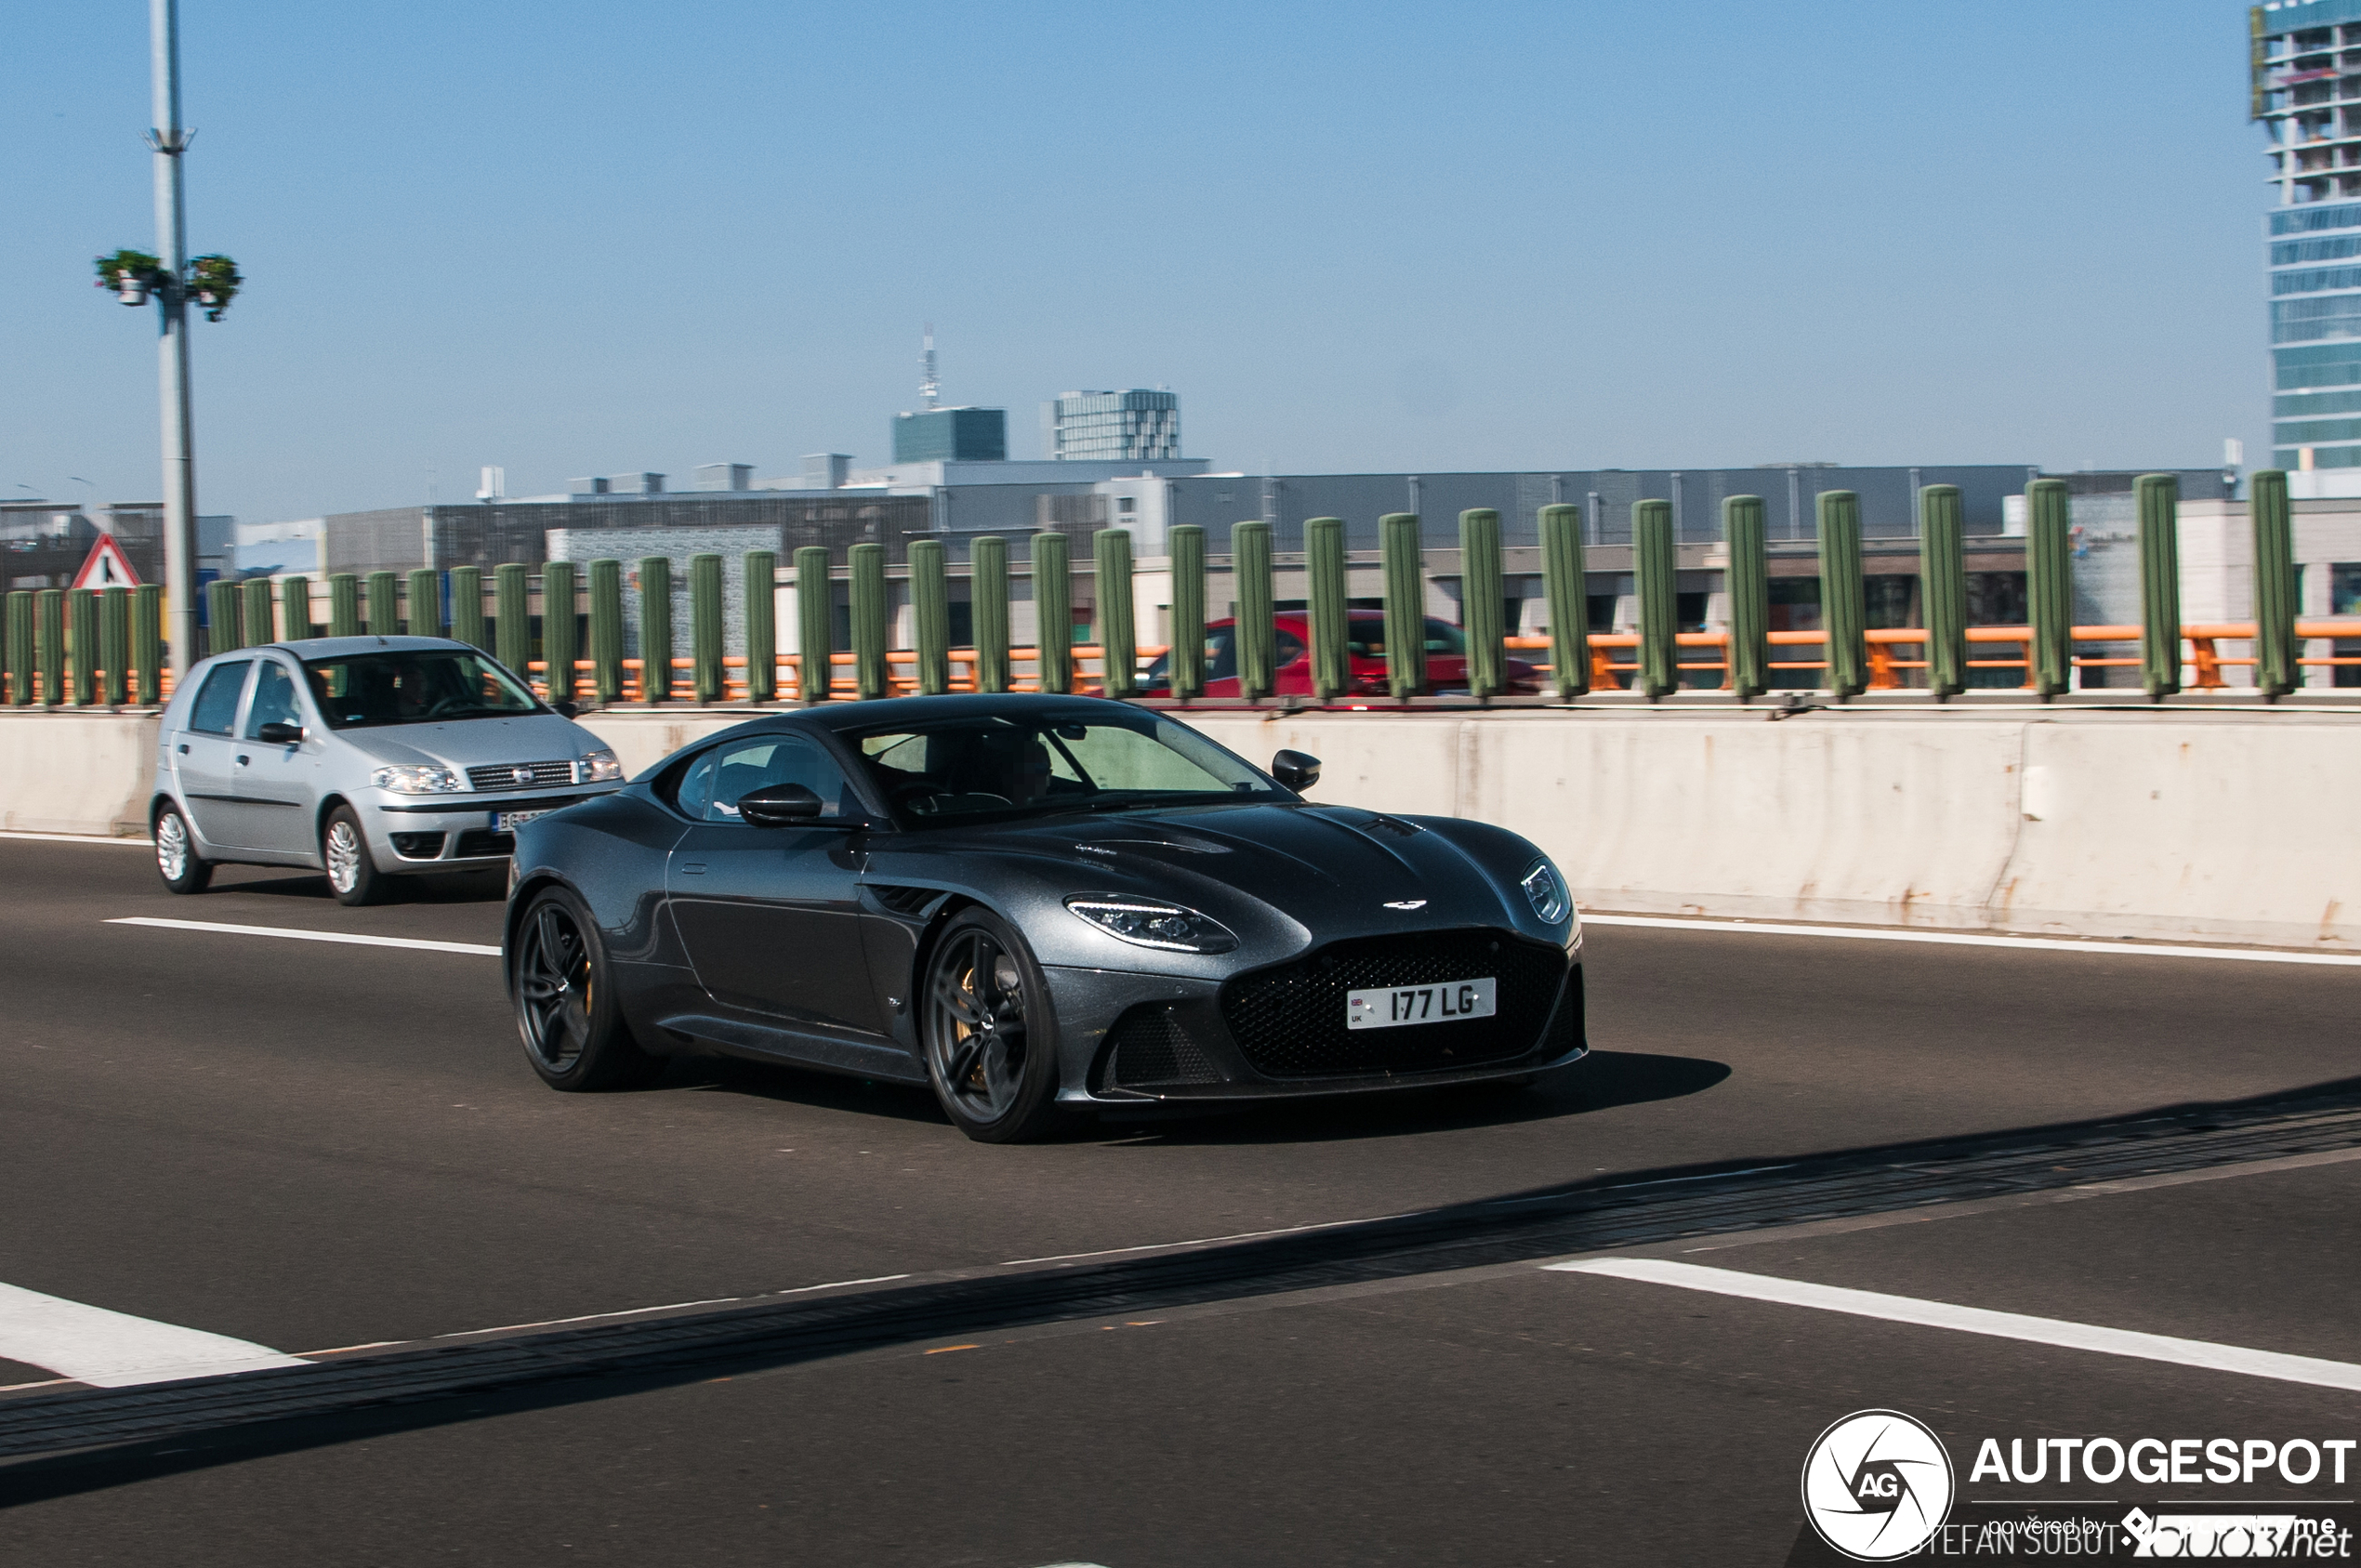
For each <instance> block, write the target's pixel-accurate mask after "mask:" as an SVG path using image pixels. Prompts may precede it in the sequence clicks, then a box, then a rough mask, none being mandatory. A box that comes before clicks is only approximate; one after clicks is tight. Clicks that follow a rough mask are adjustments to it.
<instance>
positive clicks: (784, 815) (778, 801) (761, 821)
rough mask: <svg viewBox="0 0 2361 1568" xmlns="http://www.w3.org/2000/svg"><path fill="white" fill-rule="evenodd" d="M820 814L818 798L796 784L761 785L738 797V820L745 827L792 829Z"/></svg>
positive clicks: (821, 808)
mask: <svg viewBox="0 0 2361 1568" xmlns="http://www.w3.org/2000/svg"><path fill="white" fill-rule="evenodd" d="M821 810H823V807H822V805H821V803H820V797H818V796H816V795H814V794H812V793H811V790H810V789H808V788H806V787H805V786H804V785H802V784H765V785H764V786H763V787H762V788H760V789H750V790H748V791H746V793H745V794H744V795H741V796H739V797H738V820H739V821H740V822H742V823H745V824H746V825H747V826H748V827H793V826H794V825H795V824H798V823H808V822H811V821H812V820H813V819H815V818H817V817H818V816H819V815H820V812H821Z"/></svg>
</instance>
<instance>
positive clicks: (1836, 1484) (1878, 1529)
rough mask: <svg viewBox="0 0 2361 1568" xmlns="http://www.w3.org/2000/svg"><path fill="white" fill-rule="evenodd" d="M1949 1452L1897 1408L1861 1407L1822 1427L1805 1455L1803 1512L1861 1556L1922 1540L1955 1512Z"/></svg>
mask: <svg viewBox="0 0 2361 1568" xmlns="http://www.w3.org/2000/svg"><path fill="white" fill-rule="evenodd" d="M1952 1490H1953V1482H1952V1477H1951V1456H1950V1455H1949V1454H1948V1453H1946V1451H1945V1449H1944V1446H1943V1440H1942V1439H1941V1438H1938V1437H1936V1436H1935V1435H1934V1433H1932V1432H1931V1431H1929V1430H1927V1429H1926V1428H1925V1427H1924V1426H1922V1425H1921V1424H1919V1422H1917V1421H1915V1420H1912V1419H1911V1418H1910V1417H1909V1416H1905V1415H1904V1414H1902V1412H1900V1411H1899V1410H1859V1411H1855V1412H1854V1413H1853V1414H1852V1415H1850V1416H1846V1417H1845V1418H1844V1419H1843V1420H1841V1421H1839V1422H1837V1423H1836V1424H1835V1425H1834V1426H1832V1427H1830V1428H1829V1429H1828V1430H1827V1431H1824V1432H1822V1433H1821V1434H1820V1437H1819V1441H1818V1442H1816V1443H1813V1445H1812V1452H1811V1453H1810V1454H1809V1455H1808V1456H1805V1458H1804V1461H1803V1513H1804V1517H1805V1518H1807V1519H1809V1520H1811V1521H1812V1528H1814V1530H1817V1531H1818V1532H1819V1533H1820V1538H1821V1539H1822V1540H1824V1541H1826V1542H1827V1543H1828V1545H1830V1546H1832V1547H1834V1548H1836V1549H1837V1550H1839V1551H1840V1552H1842V1553H1844V1555H1845V1556H1847V1557H1850V1558H1853V1559H1854V1560H1855V1561H1861V1562H1888V1561H1893V1559H1895V1558H1897V1557H1906V1556H1908V1555H1909V1554H1910V1553H1911V1552H1914V1551H1916V1550H1918V1549H1919V1548H1920V1547H1921V1546H1924V1545H1925V1544H1926V1543H1927V1541H1928V1540H1929V1539H1931V1538H1932V1536H1933V1535H1934V1533H1935V1532H1936V1531H1937V1530H1940V1529H1941V1528H1943V1521H1944V1519H1945V1518H1946V1516H1947V1515H1948V1514H1949V1513H1950V1512H1951V1496H1952Z"/></svg>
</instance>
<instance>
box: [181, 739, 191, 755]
mask: <svg viewBox="0 0 2361 1568" xmlns="http://www.w3.org/2000/svg"><path fill="white" fill-rule="evenodd" d="M180 755H181V756H183V757H186V756H188V755H189V745H188V743H187V742H185V741H183V742H182V743H181V744H180Z"/></svg>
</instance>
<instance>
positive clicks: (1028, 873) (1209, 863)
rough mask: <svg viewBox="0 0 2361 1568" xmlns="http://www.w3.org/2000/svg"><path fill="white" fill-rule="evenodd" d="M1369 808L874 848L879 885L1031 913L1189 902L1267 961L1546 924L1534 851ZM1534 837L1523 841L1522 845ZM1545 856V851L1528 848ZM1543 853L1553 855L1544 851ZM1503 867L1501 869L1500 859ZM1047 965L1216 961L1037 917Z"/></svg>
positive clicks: (937, 839)
mask: <svg viewBox="0 0 2361 1568" xmlns="http://www.w3.org/2000/svg"><path fill="white" fill-rule="evenodd" d="M1451 825H1452V824H1447V823H1438V824H1435V825H1433V826H1427V825H1423V824H1421V823H1420V822H1418V821H1412V820H1405V819H1403V818H1399V817H1392V816H1387V815H1384V814H1381V813H1378V812H1374V811H1367V810H1360V809H1359V808H1355V807H1342V806H1312V805H1292V804H1286V805H1283V804H1271V805H1250V804H1243V803H1242V804H1237V805H1228V804H1224V805H1214V806H1193V807H1182V808H1177V809H1175V808H1162V809H1154V810H1131V811H1124V812H1119V813H1109V814H1106V815H1092V816H1084V815H1064V816H1058V817H1053V818H1049V819H1046V820H1044V821H1041V822H1037V823H1022V824H1006V823H1004V824H996V825H995V826H991V827H989V828H986V827H982V826H979V827H978V828H976V829H972V830H959V829H935V830H930V831H924V832H921V833H914V834H911V835H908V836H907V845H908V847H907V848H903V847H899V846H897V847H895V848H893V849H890V850H888V849H886V848H885V847H884V846H883V845H882V844H880V845H879V846H878V852H877V853H875V854H873V856H872V859H871V863H870V867H869V871H868V876H867V878H866V879H867V880H871V881H877V882H892V881H894V880H895V879H896V878H897V877H898V876H906V877H908V878H909V879H910V880H913V881H923V882H926V883H929V884H931V885H935V886H945V887H958V888H962V889H966V890H968V891H970V892H972V893H973V894H975V895H976V896H978V897H981V898H983V900H984V901H985V902H987V903H992V904H994V905H995V906H996V907H999V908H1001V909H1002V912H1003V913H1004V914H1009V915H1011V916H1016V917H1018V918H1020V919H1021V920H1022V918H1023V916H1024V914H1025V913H1026V911H1027V908H1028V907H1029V906H1038V907H1040V908H1042V909H1044V910H1047V909H1048V908H1049V907H1051V906H1052V905H1053V904H1055V903H1062V900H1063V899H1064V898H1065V897H1066V896H1067V895H1069V894H1073V893H1113V894H1128V895H1131V896H1138V897H1149V898H1159V899H1165V900H1168V901H1170V902H1172V903H1180V904H1185V905H1187V906H1188V907H1190V908H1193V909H1196V910H1199V911H1201V912H1203V913H1205V914H1207V915H1210V916H1213V917H1214V918H1215V919H1218V920H1220V921H1221V922H1222V923H1223V924H1224V925H1226V926H1229V927H1230V928H1231V929H1233V931H1235V932H1236V933H1237V935H1238V937H1239V940H1240V943H1241V945H1242V947H1244V948H1246V949H1248V950H1249V951H1251V952H1253V953H1255V954H1256V955H1257V956H1256V959H1255V960H1254V961H1262V959H1263V958H1264V957H1266V956H1267V960H1268V961H1273V962H1275V961H1277V960H1278V959H1279V958H1282V957H1286V956H1288V955H1292V954H1294V953H1298V952H1300V951H1302V950H1303V948H1304V947H1306V946H1308V945H1310V943H1311V942H1312V933H1313V932H1315V931H1316V932H1317V933H1319V937H1320V940H1322V941H1324V942H1326V941H1333V940H1336V939H1338V938H1340V937H1349V936H1357V935H1381V934H1388V933H1393V932H1401V931H1415V930H1431V929H1436V928H1437V927H1449V926H1470V925H1481V926H1510V927H1514V928H1517V929H1525V928H1528V927H1531V928H1533V930H1532V932H1531V933H1530V934H1535V935H1539V936H1542V937H1543V939H1544V940H1547V936H1546V932H1544V931H1543V930H1542V929H1540V928H1538V926H1537V923H1536V922H1534V921H1532V920H1530V919H1520V918H1519V917H1518V916H1519V910H1518V908H1517V902H1521V901H1516V902H1512V901H1511V899H1510V895H1511V894H1512V893H1514V891H1515V879H1516V878H1517V877H1518V876H1520V875H1522V873H1523V864H1521V863H1516V864H1512V862H1515V861H1517V860H1518V859H1519V856H1520V853H1521V851H1520V850H1518V849H1515V848H1510V850H1508V852H1507V853H1506V854H1501V853H1494V854H1490V855H1485V854H1482V853H1471V852H1470V850H1468V849H1467V848H1465V847H1463V846H1462V845H1461V844H1459V843H1458V842H1457V836H1456V835H1455V834H1453V833H1452V832H1450V831H1449V828H1450V827H1451ZM1517 842H1518V843H1519V844H1520V845H1521V844H1522V840H1519V841H1517ZM1524 849H1525V850H1530V847H1529V846H1525V847H1524ZM1531 852H1532V853H1535V854H1537V853H1538V851H1531ZM1495 861H1497V862H1499V863H1498V864H1494V863H1493V862H1495ZM1023 923H1024V924H1025V926H1026V929H1027V934H1028V935H1029V936H1032V937H1033V938H1034V940H1035V947H1036V949H1037V950H1038V955H1039V956H1040V958H1041V960H1042V961H1043V962H1044V963H1053V964H1055V963H1081V964H1090V965H1094V966H1103V967H1109V968H1117V967H1120V968H1175V969H1179V970H1181V971H1184V972H1185V971H1193V970H1194V969H1196V968H1199V967H1201V966H1206V967H1209V968H1221V969H1229V968H1235V967H1236V958H1235V957H1233V958H1230V959H1224V960H1220V961H1219V962H1218V963H1215V964H1212V965H1209V966H1208V965H1207V961H1206V960H1203V959H1197V958H1194V957H1193V956H1191V955H1163V954H1157V953H1154V952H1152V951H1151V950H1147V949H1141V948H1139V947H1136V946H1131V945H1129V944H1127V943H1121V942H1116V941H1115V939H1114V938H1112V937H1107V936H1104V935H1102V934H1100V933H1098V932H1096V931H1095V930H1093V929H1091V928H1089V927H1088V926H1087V925H1085V924H1084V923H1083V922H1081V921H1079V920H1075V919H1072V918H1071V917H1064V916H1061V917H1058V918H1052V919H1048V920H1026V921H1023Z"/></svg>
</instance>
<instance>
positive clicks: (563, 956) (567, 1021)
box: [508, 888, 664, 1090]
mask: <svg viewBox="0 0 2361 1568" xmlns="http://www.w3.org/2000/svg"><path fill="white" fill-rule="evenodd" d="M508 995H510V996H511V997H512V998H514V999H515V1002H516V1007H517V1033H518V1034H519V1035H520V1036H521V1037H522V1039H523V1041H524V1057H525V1060H526V1061H529V1062H531V1063H532V1064H533V1070H534V1072H535V1073H537V1074H540V1075H541V1081H542V1082H543V1083H545V1084H547V1085H548V1086H549V1087H551V1088H554V1089H567V1090H585V1089H608V1088H621V1087H626V1086H627V1085H630V1084H635V1083H642V1082H645V1081H646V1080H647V1079H649V1078H652V1077H653V1076H655V1074H658V1073H659V1072H661V1071H663V1068H664V1059H663V1058H662V1057H657V1056H651V1055H649V1054H648V1053H647V1052H646V1051H644V1050H641V1049H640V1043H639V1042H638V1041H637V1040H635V1039H633V1038H632V1037H631V1028H630V1025H628V1024H627V1023H626V1022H625V1021H624V1020H623V1012H622V1009H621V1008H618V1007H617V1006H616V1005H615V996H614V986H613V983H612V982H611V981H610V980H609V978H608V968H607V950H606V945H605V943H603V942H600V940H599V926H598V922H597V921H595V920H593V919H592V918H591V917H590V912H589V911H588V910H587V909H586V908H585V907H584V906H583V903H582V901H581V900H580V899H577V898H575V897H574V895H573V894H572V893H570V892H567V891H566V890H565V889H562V888H544V889H541V890H540V891H538V892H536V893H534V895H533V902H532V903H529V904H528V905H526V906H525V911H524V914H523V915H522V916H521V917H520V918H519V920H518V921H517V928H516V935H515V937H514V938H513V939H512V940H511V941H510V942H509V943H508Z"/></svg>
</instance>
